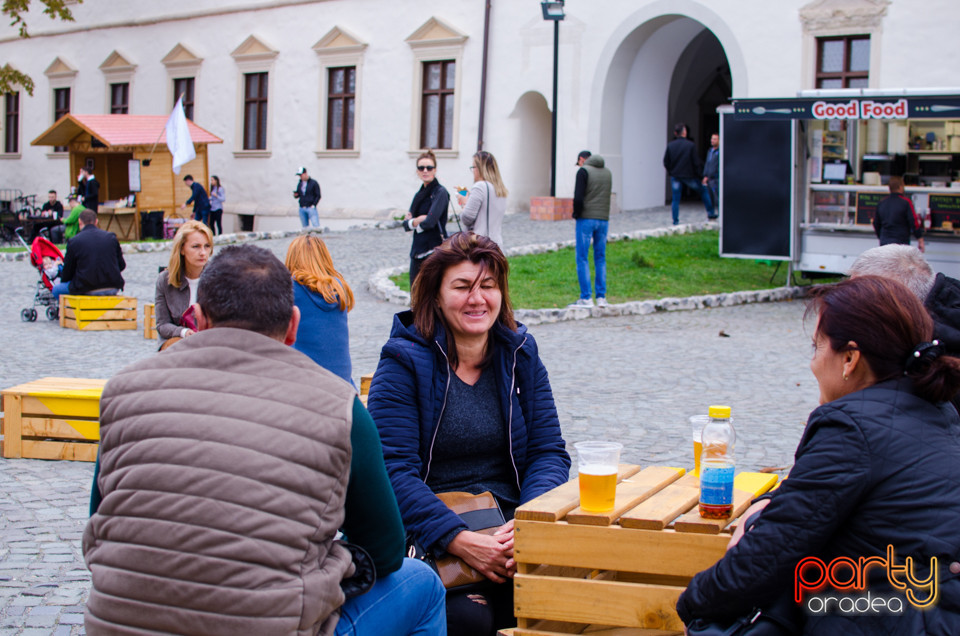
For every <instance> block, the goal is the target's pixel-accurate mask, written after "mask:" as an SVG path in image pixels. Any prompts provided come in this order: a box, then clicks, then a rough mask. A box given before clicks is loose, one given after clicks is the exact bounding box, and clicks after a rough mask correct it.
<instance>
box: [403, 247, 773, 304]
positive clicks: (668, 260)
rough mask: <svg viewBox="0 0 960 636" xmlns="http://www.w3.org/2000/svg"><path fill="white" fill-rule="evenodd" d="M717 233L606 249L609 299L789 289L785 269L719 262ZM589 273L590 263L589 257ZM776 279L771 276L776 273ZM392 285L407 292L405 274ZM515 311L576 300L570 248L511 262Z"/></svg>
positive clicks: (749, 262)
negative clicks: (516, 308) (519, 308)
mask: <svg viewBox="0 0 960 636" xmlns="http://www.w3.org/2000/svg"><path fill="white" fill-rule="evenodd" d="M719 240H720V235H719V232H717V231H708V232H696V233H693V234H677V235H672V236H663V237H657V238H648V239H646V240H643V241H620V242H614V243H608V244H607V300H608V301H610V302H612V303H622V302H627V301H631V300H649V299H658V298H667V297H684V296H697V295H702V294H717V293H722V292H733V291H740V290H749V289H768V288H772V287H780V286H783V285H785V284H787V280H786V272H787V267H786V264H784V265H782V266H781V267H780V269H779V270H776V265H775V264H774V266H769V265H765V264H762V263H758V262H756V261H754V260H750V259H739V258H720V255H719V249H718V245H719ZM590 263H591V269H592V263H593V258H592V257H591V258H590ZM775 271H776V275H775V276H774V272H775ZM391 280H393V281H394V282H395V283H397V285H398V286H399V287H400V288H401V289H404V290H409V288H410V285H409V280H408V276H407V275H406V274H401V275H399V276H394V277H393V278H392V279H391ZM509 284H510V297H511V299H512V300H513V306H514V307H522V308H524V309H542V308H546V307H564V306H566V305H567V304H568V303H570V302H572V301H574V300H576V299H577V297H578V296H579V290H580V288H579V285H578V283H577V264H576V254H575V251H574V249H573V248H567V249H563V250H560V251H558V252H549V253H546V254H533V255H529V256H517V257H514V258H511V259H510V280H509Z"/></svg>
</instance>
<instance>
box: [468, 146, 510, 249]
mask: <svg viewBox="0 0 960 636" xmlns="http://www.w3.org/2000/svg"><path fill="white" fill-rule="evenodd" d="M470 171H471V172H472V173H473V187H472V188H471V189H470V193H469V194H468V195H467V196H463V195H460V194H458V195H457V201H458V202H459V203H460V205H461V206H462V207H463V212H462V213H461V214H460V218H461V219H462V220H463V227H464V229H465V230H467V231H468V232H473V233H474V234H480V235H481V236H489V237H490V238H491V239H493V241H494V243H496V244H497V245H499V246H500V248H501V249H502V248H503V232H502V227H503V216H504V215H505V214H506V213H507V194H509V193H508V192H507V188H506V186H504V185H503V180H502V179H501V178H500V169H499V168H498V167H497V160H496V158H495V157H494V156H493V155H492V154H491V153H489V152H486V151H484V150H481V151H480V152H478V153H477V154H475V155H473V163H472V164H471V166H470Z"/></svg>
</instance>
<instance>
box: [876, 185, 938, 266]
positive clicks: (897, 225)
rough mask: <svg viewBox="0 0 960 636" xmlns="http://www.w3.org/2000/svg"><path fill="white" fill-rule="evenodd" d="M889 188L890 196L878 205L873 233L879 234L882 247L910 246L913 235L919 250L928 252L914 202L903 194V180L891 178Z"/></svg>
mask: <svg viewBox="0 0 960 636" xmlns="http://www.w3.org/2000/svg"><path fill="white" fill-rule="evenodd" d="M888 187H889V188H890V196H888V197H887V198H885V199H884V200H883V201H881V202H880V203H878V204H877V213H876V214H875V215H874V217H873V231H874V232H876V233H877V238H878V239H880V245H889V244H891V243H897V244H899V245H910V234H911V233H912V234H913V235H914V236H915V237H917V248H919V250H920V251H921V252H923V251H926V245H924V242H923V224H922V223H920V219H919V217H917V211H916V210H914V209H913V201H911V200H910V197H908V196H907V195H905V194H904V193H903V178H902V177H896V176H893V177H890V183H889V184H888Z"/></svg>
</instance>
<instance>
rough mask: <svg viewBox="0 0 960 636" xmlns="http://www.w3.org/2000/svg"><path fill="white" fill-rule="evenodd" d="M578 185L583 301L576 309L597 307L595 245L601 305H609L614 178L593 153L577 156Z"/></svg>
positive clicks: (579, 270)
mask: <svg viewBox="0 0 960 636" xmlns="http://www.w3.org/2000/svg"><path fill="white" fill-rule="evenodd" d="M577 165H578V166H580V169H579V170H577V182H576V185H575V186H574V190H573V218H575V219H576V220H577V279H578V280H579V282H580V298H579V299H577V301H576V302H574V303H572V304H571V306H573V307H593V296H592V295H591V293H590V265H589V264H588V263H587V254H588V253H589V251H590V243H591V242H593V276H594V284H595V289H596V292H597V306H598V307H606V306H607V227H608V226H609V225H610V190H611V188H612V186H613V175H611V174H610V170H609V169H607V168H606V167H605V166H604V161H603V157H601V156H600V155H591V154H590V151H589V150H584V151H582V152H581V153H580V154H579V155H578V156H577Z"/></svg>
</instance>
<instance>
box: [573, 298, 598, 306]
mask: <svg viewBox="0 0 960 636" xmlns="http://www.w3.org/2000/svg"><path fill="white" fill-rule="evenodd" d="M569 306H570V307H593V299H592V298H578V299H577V302H575V303H570V305H569Z"/></svg>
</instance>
